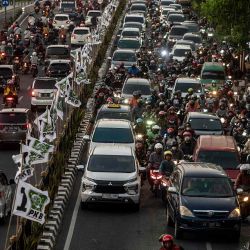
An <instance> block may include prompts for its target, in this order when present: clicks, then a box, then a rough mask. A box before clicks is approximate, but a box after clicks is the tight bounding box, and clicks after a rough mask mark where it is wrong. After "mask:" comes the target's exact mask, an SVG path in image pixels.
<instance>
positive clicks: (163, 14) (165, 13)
mask: <svg viewBox="0 0 250 250" xmlns="http://www.w3.org/2000/svg"><path fill="white" fill-rule="evenodd" d="M173 10H175V9H174V8H173V7H170V6H169V7H164V8H162V10H161V20H164V19H166V18H167V16H168V13H169V12H170V11H173Z"/></svg>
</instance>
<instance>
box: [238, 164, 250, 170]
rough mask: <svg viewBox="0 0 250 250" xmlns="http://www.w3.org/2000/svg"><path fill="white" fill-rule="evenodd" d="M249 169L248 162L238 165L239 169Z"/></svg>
mask: <svg viewBox="0 0 250 250" xmlns="http://www.w3.org/2000/svg"><path fill="white" fill-rule="evenodd" d="M247 170H250V164H242V165H241V166H240V171H247Z"/></svg>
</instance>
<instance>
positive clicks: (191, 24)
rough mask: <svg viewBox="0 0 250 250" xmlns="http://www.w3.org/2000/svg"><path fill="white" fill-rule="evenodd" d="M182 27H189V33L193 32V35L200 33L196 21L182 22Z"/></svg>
mask: <svg viewBox="0 0 250 250" xmlns="http://www.w3.org/2000/svg"><path fill="white" fill-rule="evenodd" d="M181 25H185V26H186V27H188V32H192V33H199V32H200V27H199V24H197V23H196V22H194V21H189V20H186V21H184V22H182V23H181Z"/></svg>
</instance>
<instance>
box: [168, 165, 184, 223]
mask: <svg viewBox="0 0 250 250" xmlns="http://www.w3.org/2000/svg"><path fill="white" fill-rule="evenodd" d="M180 183H181V176H180V172H179V171H178V170H176V171H174V172H173V173H172V175H171V177H170V186H171V187H175V188H176V190H177V193H176V194H174V193H168V205H169V212H170V216H171V217H172V218H173V219H174V218H175V216H176V212H177V211H178V210H179V194H180V189H181V184H180Z"/></svg>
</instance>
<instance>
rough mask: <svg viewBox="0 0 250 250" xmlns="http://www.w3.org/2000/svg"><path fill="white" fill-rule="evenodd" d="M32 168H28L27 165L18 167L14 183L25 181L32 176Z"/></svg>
mask: <svg viewBox="0 0 250 250" xmlns="http://www.w3.org/2000/svg"><path fill="white" fill-rule="evenodd" d="M33 172H34V168H32V167H30V166H29V165H23V166H22V167H19V168H18V170H17V172H16V176H15V182H16V183H18V180H22V181H26V180H27V179H28V178H29V177H31V176H33Z"/></svg>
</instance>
